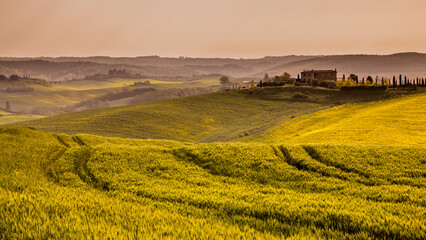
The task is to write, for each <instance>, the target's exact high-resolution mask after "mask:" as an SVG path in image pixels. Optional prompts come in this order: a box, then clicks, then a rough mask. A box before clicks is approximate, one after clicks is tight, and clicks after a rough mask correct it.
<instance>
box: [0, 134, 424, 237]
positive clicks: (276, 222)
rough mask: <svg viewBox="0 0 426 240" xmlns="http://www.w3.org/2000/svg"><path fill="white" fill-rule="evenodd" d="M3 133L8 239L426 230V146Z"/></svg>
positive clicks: (2, 210) (3, 230) (414, 233)
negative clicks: (198, 141)
mask: <svg viewBox="0 0 426 240" xmlns="http://www.w3.org/2000/svg"><path fill="white" fill-rule="evenodd" d="M0 140H1V142H2V143H3V144H4V145H3V147H2V156H1V157H0V173H1V174H0V179H1V181H0V192H1V194H0V236H1V237H2V238H5V239H10V238H53V239H59V238H61V239H63V238H87V237H90V238H99V239H104V238H115V239H129V238H130V239H140V238H149V239H162V238H170V239H176V238H178V239H181V238H184V239H188V238H191V239H193V238H195V239H227V238H231V239H263V238H266V239H274V238H294V239H304V238H306V239H312V238H324V239H329V238H333V239H342V238H346V239H368V238H382V239H424V238H425V237H426V225H425V221H424V219H425V216H426V209H425V206H426V202H425V199H426V192H425V191H424V187H425V182H426V181H425V180H426V179H425V176H426V165H425V163H426V158H425V156H426V149H425V148H424V147H404V146H395V147H384V146H374V145H372V146H357V145H345V144H340V145H329V144H313V145H312V144H304V145H287V144H284V145H283V144H272V145H270V144H263V143H205V144H191V143H182V142H176V141H167V140H135V139H122V138H104V137H99V136H93V135H77V136H69V135H63V134H61V135H58V134H52V133H45V132H40V131H36V130H32V129H28V128H22V127H2V128H0Z"/></svg>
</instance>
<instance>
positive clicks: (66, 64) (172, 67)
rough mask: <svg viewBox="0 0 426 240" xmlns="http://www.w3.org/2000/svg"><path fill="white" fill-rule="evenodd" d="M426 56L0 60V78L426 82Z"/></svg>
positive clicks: (416, 54)
mask: <svg viewBox="0 0 426 240" xmlns="http://www.w3.org/2000/svg"><path fill="white" fill-rule="evenodd" d="M425 66H426V54H423V53H397V54H391V55H326V56H277V57H264V58H258V59H230V58H190V57H181V58H167V57H158V56H146V57H135V58H130V57H101V56H100V57H59V58H51V57H40V58H4V57H3V58H1V57H0V74H5V75H11V74H19V75H30V76H31V77H38V78H42V79H46V80H50V81H53V80H65V79H68V80H71V79H81V78H84V77H85V76H86V75H92V74H98V73H105V72H108V70H110V69H113V68H118V69H126V70H128V72H130V73H138V74H141V75H142V76H148V77H153V76H155V77H159V76H161V77H168V78H173V77H177V76H180V77H192V76H197V75H198V76H199V75H209V74H222V75H229V76H232V77H237V78H241V77H256V78H259V77H260V78H261V77H263V76H264V75H265V73H268V74H269V76H274V75H281V74H283V73H284V72H289V73H290V74H291V75H292V76H293V77H296V76H297V74H299V73H300V72H301V71H303V69H335V68H337V71H338V75H339V77H342V74H346V76H348V75H349V74H351V73H355V74H358V75H359V76H360V77H367V76H368V75H371V76H373V77H375V76H379V77H382V76H383V77H388V78H389V77H392V76H399V74H402V75H407V76H408V77H410V78H413V77H426V76H425V75H424V73H425V72H426V67H425Z"/></svg>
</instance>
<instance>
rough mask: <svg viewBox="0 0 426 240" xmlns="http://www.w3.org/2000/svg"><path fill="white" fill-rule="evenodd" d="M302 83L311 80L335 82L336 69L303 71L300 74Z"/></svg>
mask: <svg viewBox="0 0 426 240" xmlns="http://www.w3.org/2000/svg"><path fill="white" fill-rule="evenodd" d="M301 79H302V82H311V81H312V80H314V79H316V80H320V81H321V80H334V81H337V69H334V70H314V69H312V70H303V72H302V73H301Z"/></svg>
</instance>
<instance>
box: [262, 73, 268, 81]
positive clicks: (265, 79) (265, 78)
mask: <svg viewBox="0 0 426 240" xmlns="http://www.w3.org/2000/svg"><path fill="white" fill-rule="evenodd" d="M263 81H264V82H267V81H269V75H268V74H267V73H265V76H264V77H263Z"/></svg>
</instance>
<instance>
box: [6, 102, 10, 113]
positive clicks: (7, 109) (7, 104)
mask: <svg viewBox="0 0 426 240" xmlns="http://www.w3.org/2000/svg"><path fill="white" fill-rule="evenodd" d="M6 111H10V103H9V101H6Z"/></svg>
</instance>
